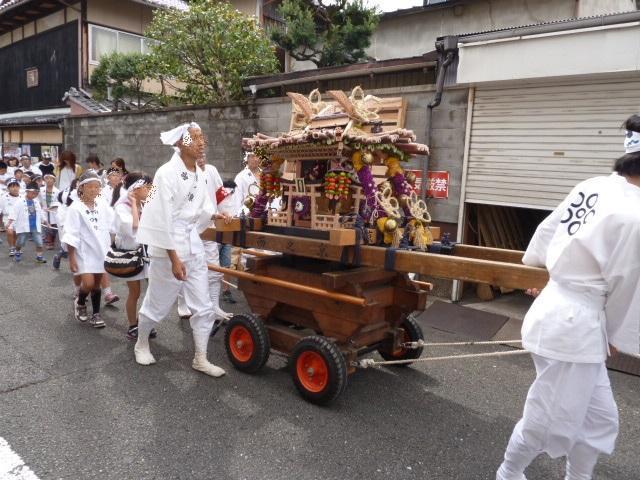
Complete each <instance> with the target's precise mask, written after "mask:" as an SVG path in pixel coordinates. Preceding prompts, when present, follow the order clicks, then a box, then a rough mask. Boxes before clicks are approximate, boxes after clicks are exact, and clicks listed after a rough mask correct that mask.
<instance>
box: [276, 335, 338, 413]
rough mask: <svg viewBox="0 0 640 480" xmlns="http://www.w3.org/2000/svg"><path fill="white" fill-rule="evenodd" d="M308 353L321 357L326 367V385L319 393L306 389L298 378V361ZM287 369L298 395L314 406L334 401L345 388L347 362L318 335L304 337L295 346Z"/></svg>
mask: <svg viewBox="0 0 640 480" xmlns="http://www.w3.org/2000/svg"><path fill="white" fill-rule="evenodd" d="M308 351H312V352H315V353H317V354H319V355H321V356H322V358H323V359H324V361H325V363H326V366H327V370H328V374H329V376H328V381H327V385H326V387H325V388H324V389H323V390H322V391H320V392H314V391H311V390H309V389H307V388H306V387H305V386H304V385H303V384H302V382H301V380H300V378H299V376H298V370H297V363H298V359H299V358H300V355H302V354H303V353H304V352H308ZM289 369H290V371H291V377H292V378H293V383H294V385H295V386H296V388H297V389H298V391H299V392H300V395H302V397H303V398H304V399H305V400H307V401H309V402H311V403H315V404H316V405H328V404H329V403H331V402H333V401H335V400H336V399H337V398H338V397H339V396H340V395H341V394H342V392H343V391H344V390H345V388H346V387H347V362H346V360H345V358H344V356H343V355H342V352H341V351H340V349H339V348H338V346H337V345H336V344H335V343H333V342H332V341H330V340H328V339H327V338H326V337H323V336H320V335H314V336H311V337H305V338H303V339H302V340H300V341H299V342H298V343H297V344H296V346H295V347H294V348H293V351H292V352H291V357H290V358H289Z"/></svg>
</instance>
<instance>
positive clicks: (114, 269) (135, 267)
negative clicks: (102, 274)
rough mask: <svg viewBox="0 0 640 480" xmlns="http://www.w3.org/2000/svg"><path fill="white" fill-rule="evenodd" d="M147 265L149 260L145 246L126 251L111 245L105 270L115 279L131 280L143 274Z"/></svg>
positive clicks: (105, 261) (106, 258)
mask: <svg viewBox="0 0 640 480" xmlns="http://www.w3.org/2000/svg"><path fill="white" fill-rule="evenodd" d="M145 263H148V259H147V253H146V249H145V248H144V246H143V245H140V246H139V247H138V248H136V249H135V250H124V249H121V248H118V247H116V246H115V244H111V248H110V249H109V251H108V252H107V256H106V257H105V260H104V269H105V270H106V271H107V273H109V274H111V275H113V276H114V277H120V278H131V277H135V276H136V275H138V274H139V273H140V272H142V270H143V269H144V264H145Z"/></svg>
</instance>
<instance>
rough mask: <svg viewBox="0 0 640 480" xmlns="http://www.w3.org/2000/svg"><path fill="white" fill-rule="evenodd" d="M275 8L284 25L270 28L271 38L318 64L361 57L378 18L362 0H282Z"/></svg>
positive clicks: (340, 61)
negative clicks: (277, 8) (279, 27)
mask: <svg viewBox="0 0 640 480" xmlns="http://www.w3.org/2000/svg"><path fill="white" fill-rule="evenodd" d="M279 12H280V14H281V15H282V17H283V18H284V20H285V23H286V28H281V29H274V30H273V31H272V32H271V39H272V40H273V41H274V42H275V43H276V44H277V45H278V46H280V47H281V48H283V49H284V50H286V51H287V52H289V54H290V55H291V56H292V57H293V58H295V59H296V60H300V61H305V60H307V61H311V62H313V63H315V64H316V65H317V66H318V67H328V66H333V65H345V64H350V63H356V62H359V61H361V60H363V59H365V58H366V53H365V49H366V48H367V47H368V46H369V45H370V44H371V35H372V34H373V32H374V31H375V29H376V27H377V26H378V22H379V19H380V16H379V13H378V11H377V9H376V8H375V7H374V8H369V7H367V6H365V5H364V3H363V1H362V0H335V1H334V2H332V3H331V4H326V3H325V1H323V0H284V1H283V2H282V5H281V6H280V9H279Z"/></svg>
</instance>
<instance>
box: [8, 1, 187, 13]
mask: <svg viewBox="0 0 640 480" xmlns="http://www.w3.org/2000/svg"><path fill="white" fill-rule="evenodd" d="M29 1H31V0H0V12H2V11H3V10H5V9H7V8H10V7H17V6H18V5H20V4H22V3H27V2H29ZM134 1H136V2H138V3H143V4H145V5H149V6H150V7H156V8H177V9H179V10H187V9H188V8H189V5H188V4H187V2H185V1H184V0H134Z"/></svg>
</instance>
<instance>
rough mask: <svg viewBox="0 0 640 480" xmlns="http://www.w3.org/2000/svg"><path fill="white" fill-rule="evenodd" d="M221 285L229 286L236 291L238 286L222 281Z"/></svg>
mask: <svg viewBox="0 0 640 480" xmlns="http://www.w3.org/2000/svg"><path fill="white" fill-rule="evenodd" d="M222 283H224V284H225V285H228V286H230V287H232V288H235V289H236V290H237V289H238V286H237V285H234V284H233V283H231V282H227V281H226V280H222Z"/></svg>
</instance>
